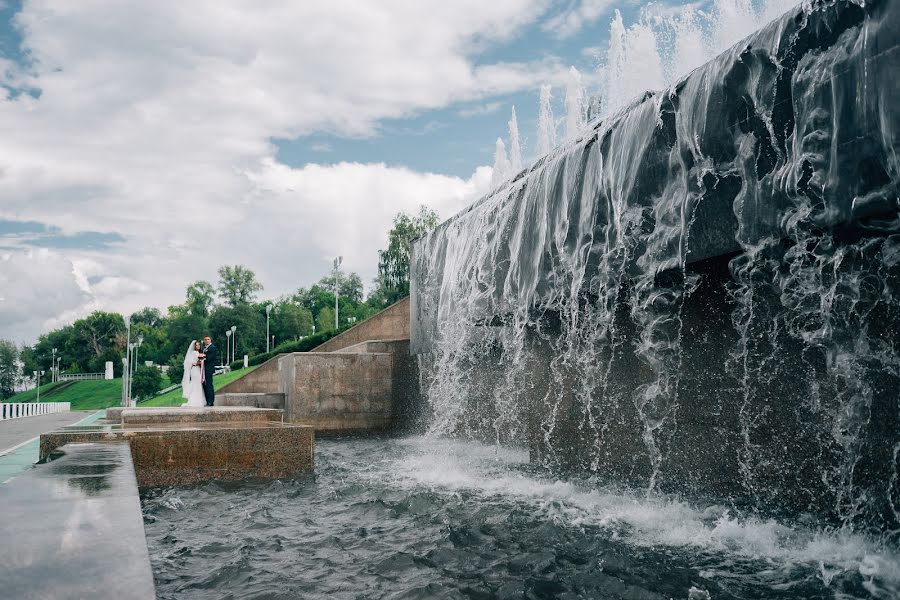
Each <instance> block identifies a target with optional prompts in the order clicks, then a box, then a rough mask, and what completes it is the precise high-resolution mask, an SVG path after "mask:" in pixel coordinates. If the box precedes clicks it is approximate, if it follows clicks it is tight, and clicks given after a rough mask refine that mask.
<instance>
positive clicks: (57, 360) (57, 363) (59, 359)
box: [56, 356, 62, 381]
mask: <svg viewBox="0 0 900 600" xmlns="http://www.w3.org/2000/svg"><path fill="white" fill-rule="evenodd" d="M61 362H62V356H57V357H56V380H57V381H59V363H61Z"/></svg>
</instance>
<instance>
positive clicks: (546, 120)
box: [537, 84, 556, 156]
mask: <svg viewBox="0 0 900 600" xmlns="http://www.w3.org/2000/svg"><path fill="white" fill-rule="evenodd" d="M551 99H552V96H551V94H550V85H549V84H544V85H542V86H541V99H540V112H539V113H538V132H537V134H538V135H537V138H538V147H537V152H538V156H544V155H545V154H547V153H549V152H550V151H551V150H553V148H555V147H556V120H555V119H554V118H553V108H552V107H551V106H550V100H551Z"/></svg>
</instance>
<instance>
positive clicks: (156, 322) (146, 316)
mask: <svg viewBox="0 0 900 600" xmlns="http://www.w3.org/2000/svg"><path fill="white" fill-rule="evenodd" d="M162 321H163V316H162V313H161V312H160V311H159V309H158V308H153V307H152V306H145V307H144V308H142V309H141V310H139V311H137V312H135V313H132V315H131V326H132V327H134V326H135V325H146V326H147V327H148V328H151V327H159V326H160V325H162Z"/></svg>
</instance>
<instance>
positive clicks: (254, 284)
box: [219, 265, 263, 308]
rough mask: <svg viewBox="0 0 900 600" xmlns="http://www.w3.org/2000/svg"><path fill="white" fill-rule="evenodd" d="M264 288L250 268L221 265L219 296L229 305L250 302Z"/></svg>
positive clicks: (233, 305)
mask: <svg viewBox="0 0 900 600" xmlns="http://www.w3.org/2000/svg"><path fill="white" fill-rule="evenodd" d="M262 289H263V286H262V285H261V284H260V283H259V282H258V281H257V280H256V274H255V273H254V272H253V271H251V270H250V269H248V268H246V267H242V266H241V265H235V266H233V267H230V266H224V267H219V296H220V297H221V298H222V299H223V300H224V301H225V303H226V304H227V305H228V306H231V307H232V308H234V307H236V306H240V305H242V304H250V303H251V302H253V300H254V299H255V298H256V293H257V292H259V291H261V290H262Z"/></svg>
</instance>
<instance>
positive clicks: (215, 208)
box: [0, 0, 749, 343]
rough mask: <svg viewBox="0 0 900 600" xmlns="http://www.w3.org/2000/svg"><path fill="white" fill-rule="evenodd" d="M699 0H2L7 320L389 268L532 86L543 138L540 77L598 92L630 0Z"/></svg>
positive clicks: (486, 181) (369, 276)
mask: <svg viewBox="0 0 900 600" xmlns="http://www.w3.org/2000/svg"><path fill="white" fill-rule="evenodd" d="M745 1H749V0H745ZM678 4H680V3H679V2H674V1H673V2H670V3H665V2H658V3H655V4H652V5H645V4H640V3H637V2H634V1H632V0H619V1H618V2H613V1H612V0H555V1H554V0H492V1H491V2H484V0H452V1H449V0H380V1H378V2H364V1H362V0H329V1H328V2H318V1H309V2H307V1H303V2H298V1H295V0H284V1H278V0H273V1H270V2H265V3H247V2H237V1H225V0H192V1H191V2H183V1H181V0H154V1H153V2H145V1H137V0H134V1H128V0H78V1H77V2H68V1H62V0H57V1H49V0H40V1H38V0H26V1H24V2H22V1H20V0H0V338H2V339H11V340H13V341H15V342H17V343H22V342H27V343H33V342H34V341H35V339H36V338H37V336H38V335H39V334H41V333H44V332H47V331H49V330H51V329H53V328H55V327H59V326H61V325H63V324H66V323H70V322H72V321H73V320H74V319H76V318H79V317H81V316H84V315H86V314H88V313H90V312H91V311H93V310H113V311H118V312H123V313H130V312H132V311H135V310H137V309H139V308H141V307H144V306H155V307H157V308H160V309H163V310H165V308H166V307H167V306H169V305H172V304H177V303H180V302H182V301H183V300H184V292H185V288H186V287H187V286H188V285H189V284H190V283H191V282H193V281H196V280H198V279H203V280H207V281H210V282H212V283H215V282H216V280H217V273H216V271H217V269H218V267H219V266H221V265H225V264H241V265H244V266H246V267H248V268H250V269H252V270H253V271H255V272H256V273H257V275H258V277H259V280H260V282H261V283H262V284H263V286H264V291H263V292H262V296H263V297H265V298H273V297H277V296H279V295H282V294H289V293H291V292H293V291H296V289H297V288H299V287H301V286H308V285H310V284H312V283H314V282H316V281H317V280H319V279H320V278H321V277H322V276H323V275H326V274H327V272H328V270H329V269H330V265H331V262H332V259H333V258H334V257H335V256H338V255H340V256H343V266H344V269H345V270H346V271H355V272H357V273H358V274H359V275H360V276H361V277H362V278H363V280H364V281H365V282H366V284H367V285H371V281H372V280H373V278H374V277H375V274H376V271H377V251H378V249H379V248H382V247H384V246H385V245H386V238H387V232H388V230H389V229H390V227H391V222H392V219H393V217H394V216H395V215H396V214H397V213H398V212H400V211H407V212H409V211H415V210H417V208H418V206H420V205H426V206H428V207H430V208H432V209H434V210H436V211H437V212H438V214H439V215H440V217H441V219H446V218H449V217H451V216H452V215H453V214H455V213H456V212H458V211H459V210H461V209H462V208H464V207H465V206H467V205H468V204H470V203H471V202H473V201H474V200H476V199H477V198H478V197H480V196H481V195H483V194H484V193H486V192H487V191H488V187H489V185H490V181H491V163H492V161H493V153H494V143H495V140H496V138H497V137H498V136H503V137H506V135H507V121H508V120H509V115H510V109H511V108H512V107H513V106H515V107H516V111H517V113H518V118H519V129H520V131H521V134H522V138H523V146H524V147H523V154H524V157H525V158H526V162H527V159H533V158H535V156H534V153H535V142H536V138H537V135H536V127H537V112H538V90H539V88H540V86H541V85H542V84H545V83H549V84H551V85H553V89H554V110H555V114H556V115H557V116H558V117H560V118H562V116H563V112H564V111H563V109H562V100H563V87H562V86H563V85H564V81H565V77H566V73H567V71H568V70H569V68H570V66H575V67H576V68H577V69H578V70H579V71H580V72H581V73H582V75H583V77H584V81H585V82H586V84H587V88H588V92H592V91H594V89H593V88H594V87H595V86H597V85H598V82H599V81H600V80H601V76H602V69H601V68H599V67H600V65H601V64H602V63H603V60H604V54H605V52H606V48H607V43H608V38H609V31H610V21H611V19H612V17H613V14H614V10H615V9H619V10H620V11H621V14H622V16H623V19H624V21H625V23H626V24H628V23H630V22H634V21H636V20H638V19H640V18H641V15H642V14H643V15H645V16H646V15H647V14H650V13H652V12H653V11H654V10H655V11H666V10H670V9H671V8H672V7H673V6H677V5H678ZM648 11H649V12H648Z"/></svg>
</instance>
